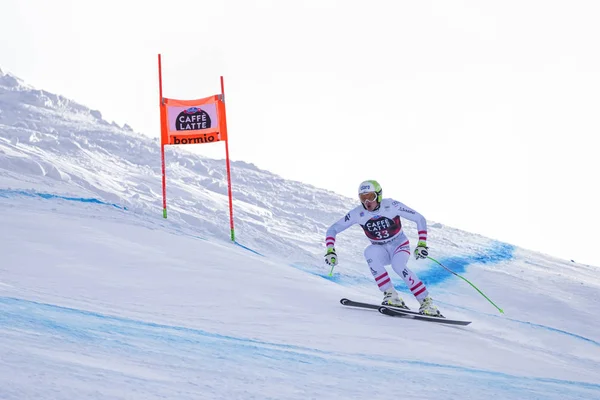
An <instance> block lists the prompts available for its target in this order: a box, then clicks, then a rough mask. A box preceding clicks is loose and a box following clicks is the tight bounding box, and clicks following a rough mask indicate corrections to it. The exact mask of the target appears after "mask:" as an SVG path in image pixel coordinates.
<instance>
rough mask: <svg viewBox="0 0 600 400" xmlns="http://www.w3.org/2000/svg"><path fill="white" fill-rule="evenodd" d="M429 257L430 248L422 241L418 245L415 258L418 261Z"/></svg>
mask: <svg viewBox="0 0 600 400" xmlns="http://www.w3.org/2000/svg"><path fill="white" fill-rule="evenodd" d="M428 255H429V247H427V243H425V242H424V241H422V240H420V241H419V243H417V248H416V249H415V258H416V259H417V260H418V259H419V258H427V256H428Z"/></svg>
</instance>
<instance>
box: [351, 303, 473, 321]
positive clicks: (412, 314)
mask: <svg viewBox="0 0 600 400" xmlns="http://www.w3.org/2000/svg"><path fill="white" fill-rule="evenodd" d="M340 303H342V304H343V305H345V306H348V307H356V308H366V309H370V310H378V311H379V312H380V313H381V314H384V315H389V316H392V317H405V318H412V319H418V320H421V321H430V322H438V323H442V324H450V325H463V326H465V325H469V324H470V323H471V321H459V320H455V319H448V318H444V317H431V316H428V315H423V314H419V312H418V311H412V310H405V309H403V308H398V307H392V306H383V305H381V304H371V303H363V302H360V301H354V300H350V299H346V298H343V299H341V300H340ZM382 309H383V310H382Z"/></svg>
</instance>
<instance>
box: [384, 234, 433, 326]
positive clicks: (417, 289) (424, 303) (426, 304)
mask: <svg viewBox="0 0 600 400" xmlns="http://www.w3.org/2000/svg"><path fill="white" fill-rule="evenodd" d="M409 257H410V247H408V245H406V246H404V247H403V246H398V247H397V248H396V249H395V250H394V253H393V254H392V268H393V269H394V271H396V273H397V274H398V275H400V276H401V277H402V279H404V282H405V283H406V286H408V288H409V289H410V291H411V292H412V294H413V296H415V297H416V299H417V300H418V301H419V303H420V304H421V307H420V308H419V312H420V313H421V314H426V315H431V316H439V317H441V316H442V315H441V314H440V312H439V311H438V309H437V307H436V306H435V305H433V302H432V300H431V297H429V291H428V290H427V288H426V287H425V284H424V283H423V282H422V281H421V280H420V279H419V277H418V276H417V274H415V273H414V272H413V271H411V270H410V269H409V268H408V267H407V266H406V264H407V263H408V258H409Z"/></svg>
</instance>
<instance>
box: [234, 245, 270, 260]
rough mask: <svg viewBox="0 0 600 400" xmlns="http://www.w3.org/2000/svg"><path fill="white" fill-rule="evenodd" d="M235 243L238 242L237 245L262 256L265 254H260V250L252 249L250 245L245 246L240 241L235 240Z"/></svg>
mask: <svg viewBox="0 0 600 400" xmlns="http://www.w3.org/2000/svg"><path fill="white" fill-rule="evenodd" d="M233 243H234V244H236V245H237V246H240V247H241V248H242V249H245V250H248V251H249V252H251V253H254V254H258V255H259V256H262V257H264V255H263V254H260V253H259V252H258V251H256V250H252V249H251V248H250V247H246V246H244V245H243V244H239V243H238V242H233Z"/></svg>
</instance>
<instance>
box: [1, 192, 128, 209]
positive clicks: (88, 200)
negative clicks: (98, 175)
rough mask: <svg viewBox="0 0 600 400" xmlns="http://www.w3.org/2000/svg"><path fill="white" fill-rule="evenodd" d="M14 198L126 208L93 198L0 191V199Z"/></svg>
mask: <svg viewBox="0 0 600 400" xmlns="http://www.w3.org/2000/svg"><path fill="white" fill-rule="evenodd" d="M15 196H26V197H41V198H42V199H46V200H52V199H60V200H67V201H78V202H81V203H93V204H101V205H105V206H112V207H115V208H118V209H119V210H127V207H123V206H119V205H117V204H111V203H106V202H104V201H101V200H98V199H94V198H86V197H67V196H60V195H56V194H49V193H38V192H28V191H25V190H10V189H0V197H5V198H8V197H15Z"/></svg>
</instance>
